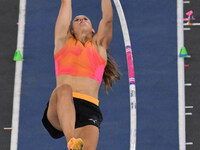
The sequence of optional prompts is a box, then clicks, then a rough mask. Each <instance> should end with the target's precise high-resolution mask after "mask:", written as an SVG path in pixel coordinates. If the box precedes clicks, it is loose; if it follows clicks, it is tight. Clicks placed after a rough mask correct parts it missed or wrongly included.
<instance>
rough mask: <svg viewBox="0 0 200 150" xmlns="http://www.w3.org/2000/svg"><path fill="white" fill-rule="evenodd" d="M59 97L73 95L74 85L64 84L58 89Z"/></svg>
mask: <svg viewBox="0 0 200 150" xmlns="http://www.w3.org/2000/svg"><path fill="white" fill-rule="evenodd" d="M56 93H57V96H58V98H63V97H68V96H71V95H72V87H71V86H70V85H68V84H63V85H61V86H59V87H57V89H56Z"/></svg>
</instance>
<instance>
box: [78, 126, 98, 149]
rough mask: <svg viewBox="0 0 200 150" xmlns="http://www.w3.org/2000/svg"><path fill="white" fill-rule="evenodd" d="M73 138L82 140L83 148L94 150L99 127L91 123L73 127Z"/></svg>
mask: <svg viewBox="0 0 200 150" xmlns="http://www.w3.org/2000/svg"><path fill="white" fill-rule="evenodd" d="M75 138H81V139H82V140H83V142H84V145H83V150H96V148H97V144H98V140H99V129H98V128H97V127H96V126H93V125H87V126H84V127H81V128H77V129H75Z"/></svg>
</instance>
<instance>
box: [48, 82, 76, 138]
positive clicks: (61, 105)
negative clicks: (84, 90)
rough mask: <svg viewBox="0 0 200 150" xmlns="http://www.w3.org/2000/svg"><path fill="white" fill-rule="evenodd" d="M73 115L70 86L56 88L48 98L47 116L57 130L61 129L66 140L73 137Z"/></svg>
mask: <svg viewBox="0 0 200 150" xmlns="http://www.w3.org/2000/svg"><path fill="white" fill-rule="evenodd" d="M75 117H76V116H75V108H74V102H73V98H72V88H71V86H69V85H67V84H65V85H62V86H60V87H58V88H56V89H55V90H54V91H53V93H52V95H51V98H50V102H49V108H48V111H47V118H48V120H49V122H50V123H51V124H52V125H53V126H54V127H55V128H56V129H57V130H60V131H63V133H64V135H65V137H66V139H67V142H69V140H70V139H71V138H72V137H74V130H75V129H74V127H75Z"/></svg>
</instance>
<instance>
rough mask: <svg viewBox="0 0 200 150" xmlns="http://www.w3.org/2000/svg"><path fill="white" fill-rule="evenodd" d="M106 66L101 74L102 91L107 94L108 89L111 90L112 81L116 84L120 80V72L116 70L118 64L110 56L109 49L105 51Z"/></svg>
mask: <svg viewBox="0 0 200 150" xmlns="http://www.w3.org/2000/svg"><path fill="white" fill-rule="evenodd" d="M106 51H107V64H106V67H105V71H104V74H103V80H104V89H105V91H106V92H107V93H108V89H112V83H113V81H114V82H116V81H117V80H120V78H121V72H120V70H119V68H118V64H117V63H116V61H115V60H114V58H113V57H112V56H111V55H110V49H107V50H106Z"/></svg>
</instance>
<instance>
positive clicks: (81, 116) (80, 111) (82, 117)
mask: <svg viewBox="0 0 200 150" xmlns="http://www.w3.org/2000/svg"><path fill="white" fill-rule="evenodd" d="M73 99H74V105H75V110H76V122H75V128H79V127H83V126H86V125H94V126H96V127H98V128H99V129H100V124H101V122H102V120H103V116H102V113H101V110H100V108H99V106H97V105H95V104H93V103H92V102H89V101H86V100H83V99H80V98H75V97H74V98H73ZM48 106H49V103H47V107H46V109H45V112H44V115H43V118H42V123H43V125H44V127H45V128H46V129H47V131H48V132H49V134H50V135H51V136H52V137H53V138H55V139H57V138H60V137H62V136H64V134H63V132H62V131H59V130H57V129H56V128H54V127H53V126H52V125H51V123H50V122H49V120H48V119H47V110H48Z"/></svg>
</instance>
